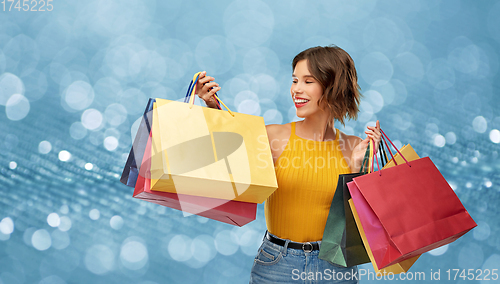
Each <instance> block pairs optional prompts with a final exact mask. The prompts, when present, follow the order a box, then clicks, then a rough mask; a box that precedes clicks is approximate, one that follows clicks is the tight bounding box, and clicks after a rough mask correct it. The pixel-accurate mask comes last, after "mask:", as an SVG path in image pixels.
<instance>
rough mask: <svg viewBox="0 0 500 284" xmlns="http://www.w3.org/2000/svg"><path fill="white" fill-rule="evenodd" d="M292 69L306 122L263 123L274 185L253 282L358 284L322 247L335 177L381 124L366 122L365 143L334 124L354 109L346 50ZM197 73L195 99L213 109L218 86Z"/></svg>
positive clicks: (351, 166) (355, 160)
mask: <svg viewBox="0 0 500 284" xmlns="http://www.w3.org/2000/svg"><path fill="white" fill-rule="evenodd" d="M292 67H293V74H292V86H291V88H290V95H291V99H292V100H293V103H294V104H295V107H296V113H297V116H298V117H300V118H303V120H301V121H297V122H292V123H287V124H283V125H279V124H272V125H267V126H266V129H267V134H268V137H269V144H270V146H271V152H272V156H273V161H274V165H275V169H276V177H277V180H278V189H277V190H276V191H275V192H274V193H273V194H272V195H271V196H270V197H269V198H268V199H267V201H266V202H265V215H266V224H267V232H266V234H265V236H264V240H263V243H262V245H261V247H260V248H259V251H258V255H257V256H256V258H255V261H254V265H253V267H252V272H251V277H250V283H293V282H295V281H298V283H300V282H303V281H304V280H305V281H307V283H321V282H327V283H357V282H358V281H357V279H358V278H359V275H358V274H357V268H356V267H349V268H343V267H339V266H336V265H334V264H332V263H329V262H327V261H324V260H321V259H319V258H318V254H319V247H320V244H321V239H322V236H323V231H324V228H325V224H326V220H327V217H328V213H329V210H330V204H331V202H332V198H333V195H334V193H335V188H336V185H337V181H338V175H339V174H344V173H351V172H358V171H359V169H360V167H361V164H362V160H363V157H364V154H365V151H366V148H367V146H368V143H369V140H370V139H373V140H374V141H375V143H376V147H377V146H378V143H379V142H380V139H381V134H380V125H379V122H378V121H377V123H376V127H370V126H368V129H367V131H366V132H365V133H366V134H367V137H366V138H365V139H364V140H363V139H361V138H359V137H356V136H352V135H346V134H344V133H342V132H341V131H339V130H338V129H336V128H334V123H335V121H338V122H340V123H342V124H344V121H345V119H347V118H349V119H355V118H356V117H357V113H358V111H359V109H358V104H359V101H360V93H359V86H358V83H357V74H356V69H355V67H354V62H353V60H352V58H351V57H350V56H349V54H347V52H345V51H344V50H343V49H341V48H339V47H336V46H329V47H314V48H310V49H307V50H304V51H302V52H301V53H299V54H298V55H297V56H295V58H294V59H293V62H292ZM200 78H201V79H200V80H199V85H198V86H197V87H198V96H199V97H200V98H202V99H203V100H204V101H205V102H206V103H207V106H209V107H215V101H214V99H213V97H212V96H213V94H215V93H216V92H218V91H220V89H221V88H220V86H219V85H218V84H217V83H216V82H215V81H214V78H213V77H210V76H206V72H203V73H202V74H201V76H200ZM375 149H377V148H375Z"/></svg>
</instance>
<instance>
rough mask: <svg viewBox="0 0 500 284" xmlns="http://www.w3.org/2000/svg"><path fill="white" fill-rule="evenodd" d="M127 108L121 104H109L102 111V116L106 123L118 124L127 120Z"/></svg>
mask: <svg viewBox="0 0 500 284" xmlns="http://www.w3.org/2000/svg"><path fill="white" fill-rule="evenodd" d="M127 114H128V112H127V109H126V108H125V107H124V106H123V105H121V104H117V103H114V104H110V105H109V106H108V107H107V108H106V110H105V111H104V117H105V118H106V121H107V123H109V124H110V125H112V126H118V125H120V124H122V123H123V122H125V120H127Z"/></svg>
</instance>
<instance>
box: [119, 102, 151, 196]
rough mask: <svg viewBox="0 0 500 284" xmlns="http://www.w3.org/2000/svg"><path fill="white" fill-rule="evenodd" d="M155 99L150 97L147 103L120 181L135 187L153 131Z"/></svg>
mask: <svg viewBox="0 0 500 284" xmlns="http://www.w3.org/2000/svg"><path fill="white" fill-rule="evenodd" d="M154 101H155V100H154V99H149V101H148V103H147V105H146V110H144V114H143V115H142V119H141V123H140V124H139V128H138V130H137V134H136V135H135V139H134V143H133V144H132V148H131V149H130V153H129V154H128V157H127V161H126V162H125V166H124V167H123V172H122V176H121V178H120V182H121V183H123V184H125V185H127V186H130V187H135V184H136V182H137V177H138V175H139V167H140V165H141V162H142V157H143V155H144V152H145V149H146V144H147V142H148V138H149V133H150V132H151V122H152V121H151V120H152V118H153V117H152V115H153V103H154Z"/></svg>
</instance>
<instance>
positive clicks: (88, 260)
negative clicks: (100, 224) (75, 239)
mask: <svg viewBox="0 0 500 284" xmlns="http://www.w3.org/2000/svg"><path fill="white" fill-rule="evenodd" d="M84 262H85V267H87V269H88V270H89V271H90V272H92V273H94V274H97V275H102V274H104V273H106V272H109V271H111V270H112V269H113V267H114V265H115V255H114V254H113V251H112V250H111V249H110V248H108V247H107V246H105V245H94V246H92V247H90V248H89V249H88V250H87V253H86V254H85V260H84Z"/></svg>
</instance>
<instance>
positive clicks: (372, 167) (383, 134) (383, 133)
mask: <svg viewBox="0 0 500 284" xmlns="http://www.w3.org/2000/svg"><path fill="white" fill-rule="evenodd" d="M380 132H382V140H383V142H384V143H385V144H386V146H387V149H388V150H389V153H390V154H391V158H392V160H393V161H394V164H396V165H398V164H397V162H396V159H395V158H394V156H393V155H392V151H391V150H390V148H389V145H388V144H387V141H386V140H385V139H386V138H387V140H388V141H389V142H390V143H391V145H392V147H394V149H396V151H397V152H398V154H399V155H400V156H401V158H403V160H405V162H406V164H408V166H409V167H411V165H410V162H408V160H406V158H405V157H404V156H403V154H402V153H401V152H399V150H398V148H397V147H396V146H395V145H394V143H392V141H391V139H389V137H387V134H385V132H384V131H383V130H382V129H380ZM384 136H385V137H384ZM380 142H381V143H382V141H380ZM370 143H374V142H373V140H372V139H370ZM370 154H371V153H370ZM376 155H377V153H373V158H374V159H375V160H376V161H377V167H378V174H379V176H381V175H382V171H381V170H382V168H381V167H379V164H378V159H377V157H376ZM381 155H382V154H381ZM381 159H382V158H381ZM373 170H374V164H373V162H371V171H373Z"/></svg>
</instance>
